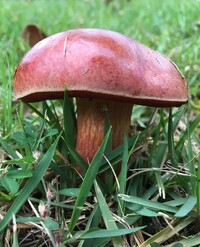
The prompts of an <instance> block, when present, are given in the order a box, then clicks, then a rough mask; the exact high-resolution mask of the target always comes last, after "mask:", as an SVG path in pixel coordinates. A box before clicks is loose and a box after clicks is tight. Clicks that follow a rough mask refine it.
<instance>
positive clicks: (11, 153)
mask: <svg viewBox="0 0 200 247" xmlns="http://www.w3.org/2000/svg"><path fill="white" fill-rule="evenodd" d="M0 144H1V145H2V147H3V148H4V150H5V151H6V152H7V153H8V154H9V155H10V156H11V157H12V158H13V159H19V156H18V155H17V154H16V152H15V151H14V150H13V149H12V148H11V147H10V146H9V144H8V143H7V142H6V141H4V140H3V139H2V138H0Z"/></svg>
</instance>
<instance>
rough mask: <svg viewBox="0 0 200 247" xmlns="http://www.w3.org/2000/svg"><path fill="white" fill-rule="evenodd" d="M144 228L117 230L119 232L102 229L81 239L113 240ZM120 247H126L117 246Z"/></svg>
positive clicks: (85, 234) (90, 232)
mask: <svg viewBox="0 0 200 247" xmlns="http://www.w3.org/2000/svg"><path fill="white" fill-rule="evenodd" d="M143 228H144V227H135V228H127V229H117V230H109V229H101V230H92V229H91V230H90V231H87V232H86V233H83V234H82V235H81V237H80V238H81V239H91V238H109V237H111V238H113V237H121V236H123V235H126V234H131V233H134V232H137V231H139V230H141V229H143ZM80 233H81V232H80ZM80 233H78V235H79V234H80ZM116 246H118V247H122V246H124V245H116Z"/></svg>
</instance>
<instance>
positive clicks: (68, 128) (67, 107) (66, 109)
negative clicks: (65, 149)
mask: <svg viewBox="0 0 200 247" xmlns="http://www.w3.org/2000/svg"><path fill="white" fill-rule="evenodd" d="M72 112H73V101H72V99H70V98H69V97H68V93H67V90H65V93H64V102H63V119H64V132H65V141H66V143H67V144H68V145H69V146H71V147H75V141H74V121H73V119H74V116H73V114H72Z"/></svg>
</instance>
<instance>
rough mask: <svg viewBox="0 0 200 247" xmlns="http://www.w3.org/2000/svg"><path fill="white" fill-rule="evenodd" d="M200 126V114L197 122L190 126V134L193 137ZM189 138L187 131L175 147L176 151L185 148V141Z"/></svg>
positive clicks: (196, 119)
mask: <svg viewBox="0 0 200 247" xmlns="http://www.w3.org/2000/svg"><path fill="white" fill-rule="evenodd" d="M199 124H200V114H199V115H198V116H197V117H196V118H195V120H194V121H193V122H192V123H191V124H190V129H189V134H190V135H191V134H192V133H193V132H194V130H195V129H196V128H197V126H198V125H199ZM187 137H188V132H187V131H186V132H185V133H184V134H183V135H182V137H181V138H180V140H179V142H178V143H177V145H176V146H175V149H176V150H179V149H181V147H182V146H183V144H184V142H185V140H187Z"/></svg>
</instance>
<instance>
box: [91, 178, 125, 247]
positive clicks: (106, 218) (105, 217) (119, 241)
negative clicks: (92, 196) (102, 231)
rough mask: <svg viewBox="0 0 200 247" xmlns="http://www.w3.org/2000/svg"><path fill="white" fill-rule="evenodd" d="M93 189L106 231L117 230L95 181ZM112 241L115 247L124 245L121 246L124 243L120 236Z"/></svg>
mask: <svg viewBox="0 0 200 247" xmlns="http://www.w3.org/2000/svg"><path fill="white" fill-rule="evenodd" d="M94 187H95V192H96V196H97V200H98V203H99V207H100V209H101V213H102V217H103V220H104V223H105V225H106V228H107V230H118V227H117V224H116V223H115V219H114V218H113V215H112V213H111V211H110V209H109V207H108V205H107V203H106V200H105V198H104V196H103V194H102V192H101V189H100V187H99V186H98V184H97V182H96V181H95V183H94ZM112 241H113V245H114V246H115V247H116V246H123V245H124V244H123V243H124V241H123V238H122V237H121V236H118V237H113V238H112Z"/></svg>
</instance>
